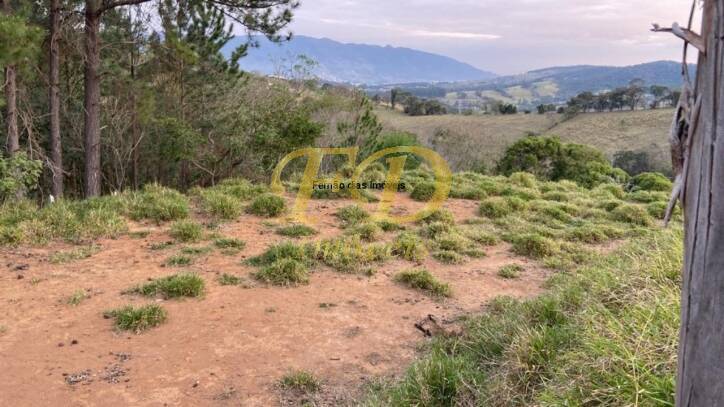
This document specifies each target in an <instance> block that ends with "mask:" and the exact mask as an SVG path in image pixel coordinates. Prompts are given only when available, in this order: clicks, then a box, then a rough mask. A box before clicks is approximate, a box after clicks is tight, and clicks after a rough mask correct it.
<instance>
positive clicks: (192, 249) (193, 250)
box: [181, 246, 214, 256]
mask: <svg viewBox="0 0 724 407" xmlns="http://www.w3.org/2000/svg"><path fill="white" fill-rule="evenodd" d="M213 250H214V249H213V248H212V247H209V246H204V247H196V246H188V247H184V248H182V249H181V253H183V254H187V255H189V256H201V255H204V254H209V253H211V252H212V251H213Z"/></svg>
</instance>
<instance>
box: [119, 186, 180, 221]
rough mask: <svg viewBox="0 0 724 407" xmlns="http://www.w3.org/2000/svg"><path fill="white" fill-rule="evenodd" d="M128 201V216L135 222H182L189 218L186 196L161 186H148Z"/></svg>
mask: <svg viewBox="0 0 724 407" xmlns="http://www.w3.org/2000/svg"><path fill="white" fill-rule="evenodd" d="M127 200H128V214H129V216H130V217H131V219H134V220H143V219H148V220H153V221H155V222H157V223H160V222H167V221H172V220H180V219H185V218H186V217H188V215H189V211H190V204H189V200H188V198H187V197H186V196H184V195H183V194H181V193H180V192H178V191H174V190H173V189H170V188H165V187H162V186H160V185H146V186H145V187H144V188H143V190H142V191H139V192H134V193H131V194H129V195H128V196H127Z"/></svg>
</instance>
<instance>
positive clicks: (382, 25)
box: [291, 0, 692, 74]
mask: <svg viewBox="0 0 724 407" xmlns="http://www.w3.org/2000/svg"><path fill="white" fill-rule="evenodd" d="M301 1H302V5H301V7H300V8H299V9H298V10H297V11H296V15H295V20H294V22H293V23H292V26H291V30H292V32H294V34H296V35H307V36H310V37H318V38H322V37H326V38H330V39H333V40H337V41H341V42H351V43H365V44H374V45H392V46H398V47H408V48H414V49H419V50H423V51H428V52H433V53H438V54H442V55H446V56H450V57H453V58H455V59H458V60H460V61H463V62H467V63H469V64H471V65H473V66H475V67H478V68H480V69H484V70H488V71H492V72H495V73H497V74H515V73H522V72H526V71H529V70H532V69H537V68H545V67H551V66H563V65H577V64H591V65H616V66H622V65H632V64H637V63H643V62H650V61H655V60H679V59H680V58H681V45H682V44H681V41H680V40H678V39H676V38H675V37H674V36H673V35H671V34H665V33H653V32H651V31H649V29H650V28H651V23H652V22H657V23H660V24H661V25H662V26H670V25H671V23H672V22H674V21H677V22H679V24H681V25H682V26H684V25H685V24H686V22H687V21H688V18H689V11H690V9H691V4H692V3H691V0H448V1H440V0H437V1H433V0H301Z"/></svg>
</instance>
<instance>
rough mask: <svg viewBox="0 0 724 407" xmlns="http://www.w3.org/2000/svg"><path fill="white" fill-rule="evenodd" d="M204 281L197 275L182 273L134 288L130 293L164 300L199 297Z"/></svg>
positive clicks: (202, 291) (202, 290)
mask: <svg viewBox="0 0 724 407" xmlns="http://www.w3.org/2000/svg"><path fill="white" fill-rule="evenodd" d="M204 285H205V284H204V280H203V279H202V278H201V277H199V276H198V275H197V274H193V273H183V274H176V275H173V276H168V277H163V278H159V279H156V280H153V281H151V282H149V283H146V284H143V285H141V286H139V287H136V288H134V289H133V290H131V292H134V293H138V294H141V295H145V296H147V297H154V296H157V295H160V296H161V297H163V298H165V299H170V298H180V297H200V296H201V295H203V293H204Z"/></svg>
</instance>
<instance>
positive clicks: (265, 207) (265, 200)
mask: <svg viewBox="0 0 724 407" xmlns="http://www.w3.org/2000/svg"><path fill="white" fill-rule="evenodd" d="M285 209H286V203H285V201H284V198H282V197H280V196H278V195H274V194H264V195H261V196H259V197H257V198H256V199H254V201H252V203H251V205H249V206H248V207H247V212H249V213H251V214H253V215H257V216H263V217H265V218H273V217H276V216H279V215H281V214H282V213H284V211H285Z"/></svg>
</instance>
